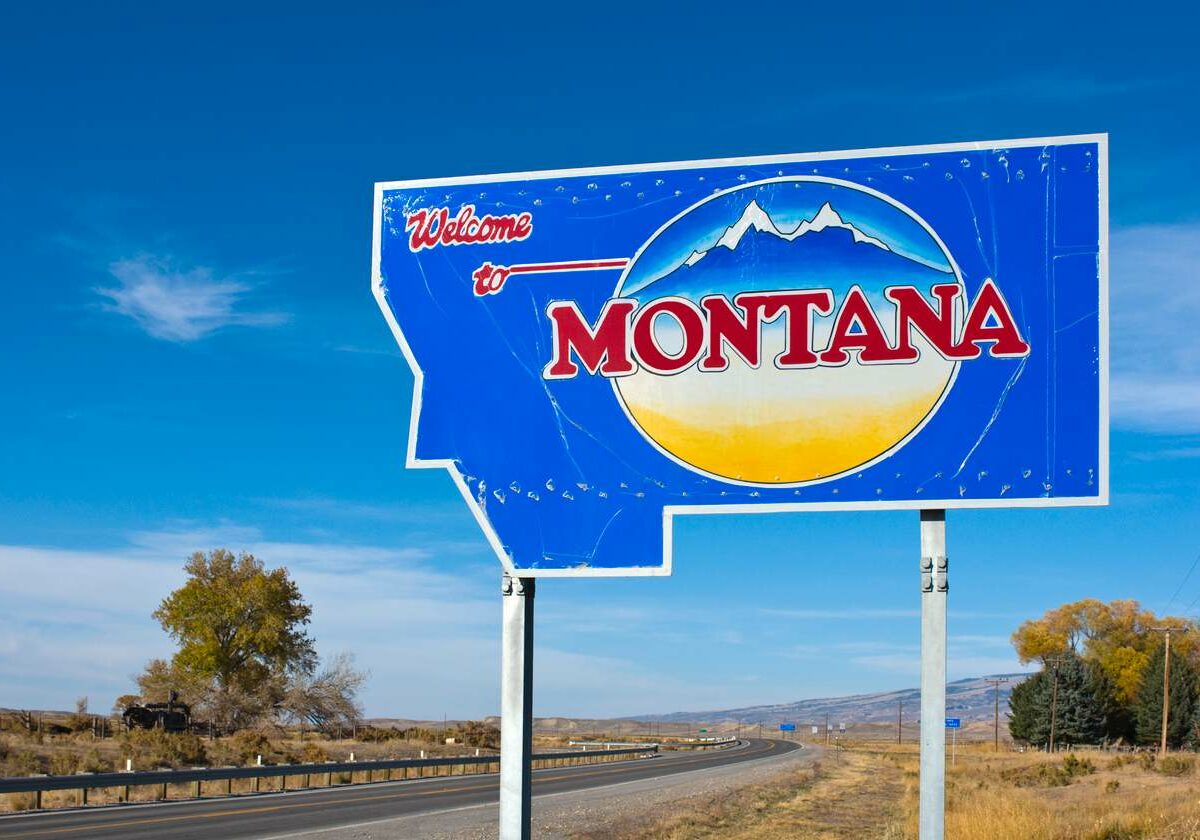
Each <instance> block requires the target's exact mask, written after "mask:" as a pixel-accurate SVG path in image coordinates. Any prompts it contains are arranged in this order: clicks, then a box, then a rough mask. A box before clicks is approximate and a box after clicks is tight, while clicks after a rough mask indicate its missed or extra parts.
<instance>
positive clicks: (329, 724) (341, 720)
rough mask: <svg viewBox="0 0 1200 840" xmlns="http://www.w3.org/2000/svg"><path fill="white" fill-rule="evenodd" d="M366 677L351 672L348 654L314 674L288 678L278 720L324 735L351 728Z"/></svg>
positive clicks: (358, 672) (360, 714)
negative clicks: (282, 719) (337, 729)
mask: <svg viewBox="0 0 1200 840" xmlns="http://www.w3.org/2000/svg"><path fill="white" fill-rule="evenodd" d="M367 676H368V675H367V672H365V671H359V670H357V669H355V667H354V656H353V655H352V654H350V653H340V654H338V655H337V656H335V657H334V658H333V659H332V660H331V661H330V662H329V663H328V664H327V665H326V666H325V667H324V668H322V669H321V670H319V671H318V672H316V673H315V674H312V675H308V674H296V675H295V676H293V677H292V679H291V680H290V681H289V682H288V685H287V689H286V691H285V693H284V697H283V701H282V702H281V703H280V704H279V706H278V710H279V713H280V716H281V717H283V718H284V719H285V720H288V721H291V722H295V723H299V724H300V725H301V726H303V725H305V724H310V725H312V726H314V727H316V728H317V729H320V730H322V731H325V732H328V731H331V730H333V729H334V728H336V727H338V726H352V725H354V724H355V723H357V722H358V720H359V718H360V717H361V716H362V707H361V706H360V705H359V703H358V692H359V689H361V688H362V685H363V683H364V682H366V680H367Z"/></svg>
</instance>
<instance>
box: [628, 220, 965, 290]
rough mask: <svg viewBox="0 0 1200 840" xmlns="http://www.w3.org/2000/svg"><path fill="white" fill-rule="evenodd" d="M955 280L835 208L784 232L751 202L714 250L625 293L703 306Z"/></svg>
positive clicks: (700, 253)
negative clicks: (822, 289) (727, 297)
mask: <svg viewBox="0 0 1200 840" xmlns="http://www.w3.org/2000/svg"><path fill="white" fill-rule="evenodd" d="M793 218H794V217H793ZM947 273H949V271H948V269H944V268H940V267H938V266H934V265H931V264H929V263H927V262H925V261H923V260H919V259H916V258H914V257H911V256H909V255H907V254H904V253H901V252H900V251H897V250H894V249H893V248H892V247H890V246H889V245H888V244H887V243H886V242H884V241H883V240H881V239H878V238H876V237H874V236H871V235H870V234H868V233H866V232H864V231H863V230H861V229H859V228H858V227H856V226H855V225H854V224H852V223H850V222H848V221H846V220H845V218H844V217H843V216H842V215H841V214H840V213H838V211H837V210H836V209H834V207H833V205H832V204H831V203H830V202H828V201H827V202H825V203H823V204H822V205H821V207H820V209H819V210H817V212H816V213H814V214H813V215H812V216H811V218H806V219H803V220H802V221H800V222H799V223H798V224H796V225H795V227H792V226H791V225H790V224H789V225H787V226H786V227H785V228H781V227H780V225H779V224H778V223H777V222H776V221H775V220H774V219H773V218H771V215H770V214H769V213H768V212H767V211H766V210H764V209H763V207H762V205H760V204H759V203H758V202H757V201H754V200H751V201H750V202H749V203H748V204H747V205H746V206H745V208H744V209H743V210H742V212H741V215H740V216H739V217H738V219H737V221H736V222H734V223H733V224H731V225H729V227H727V228H725V229H724V230H723V231H722V232H721V235H720V236H718V237H717V238H716V241H715V242H713V244H712V245H710V246H709V247H707V248H705V249H703V250H695V251H692V253H691V254H690V255H689V256H688V257H687V259H685V260H683V261H682V262H679V263H676V264H675V267H674V268H673V269H670V270H669V271H667V272H666V273H664V274H661V275H659V276H658V277H657V278H656V279H654V280H651V281H649V282H647V283H642V284H639V285H637V286H635V287H631V288H627V289H625V290H624V291H623V293H624V294H626V295H633V296H638V297H648V296H662V295H668V294H670V295H683V296H687V297H692V298H694V299H696V300H698V299H699V296H702V295H703V294H710V293H725V292H729V291H751V290H765V289H783V288H798V286H797V284H799V283H807V284H815V285H814V287H817V286H829V287H833V286H838V285H839V284H842V281H845V283H844V285H846V286H847V287H848V286H849V285H850V284H852V283H860V284H861V283H866V284H867V285H868V286H874V285H876V284H878V283H886V284H898V283H906V284H915V285H921V284H926V285H928V284H929V283H931V282H936V281H937V280H944V279H945V276H946V274H947ZM880 288H881V289H882V286H881V287H880Z"/></svg>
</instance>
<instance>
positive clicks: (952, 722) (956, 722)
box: [946, 718, 962, 729]
mask: <svg viewBox="0 0 1200 840" xmlns="http://www.w3.org/2000/svg"><path fill="white" fill-rule="evenodd" d="M946 728H947V729H961V728H962V718H946Z"/></svg>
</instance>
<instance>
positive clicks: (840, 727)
mask: <svg viewBox="0 0 1200 840" xmlns="http://www.w3.org/2000/svg"><path fill="white" fill-rule="evenodd" d="M845 731H846V724H844V723H839V724H838V732H845Z"/></svg>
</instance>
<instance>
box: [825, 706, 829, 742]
mask: <svg viewBox="0 0 1200 840" xmlns="http://www.w3.org/2000/svg"><path fill="white" fill-rule="evenodd" d="M825 746H827V747H828V746H829V713H828V712H826V713H825Z"/></svg>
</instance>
